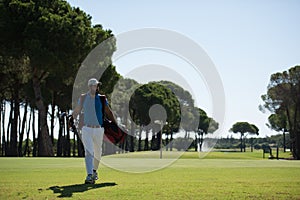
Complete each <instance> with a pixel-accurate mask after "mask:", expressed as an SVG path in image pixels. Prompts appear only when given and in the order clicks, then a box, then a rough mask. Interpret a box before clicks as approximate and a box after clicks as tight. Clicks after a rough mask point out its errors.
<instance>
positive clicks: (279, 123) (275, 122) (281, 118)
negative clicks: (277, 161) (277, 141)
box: [267, 114, 287, 152]
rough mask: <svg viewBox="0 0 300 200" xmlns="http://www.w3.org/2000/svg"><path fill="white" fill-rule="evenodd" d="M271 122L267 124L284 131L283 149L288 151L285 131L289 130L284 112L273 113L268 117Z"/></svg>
mask: <svg viewBox="0 0 300 200" xmlns="http://www.w3.org/2000/svg"><path fill="white" fill-rule="evenodd" d="M268 121H269V124H267V126H268V127H269V128H270V129H273V130H275V131H282V133H283V141H282V144H283V151H284V152H285V151H286V138H285V133H286V131H287V119H286V116H285V115H284V114H271V115H270V116H269V117H268Z"/></svg>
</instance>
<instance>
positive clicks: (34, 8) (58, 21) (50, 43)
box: [0, 0, 111, 156]
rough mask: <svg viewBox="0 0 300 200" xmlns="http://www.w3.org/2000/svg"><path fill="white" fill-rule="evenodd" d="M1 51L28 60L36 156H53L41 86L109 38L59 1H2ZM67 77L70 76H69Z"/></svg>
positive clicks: (86, 18)
mask: <svg viewBox="0 0 300 200" xmlns="http://www.w3.org/2000/svg"><path fill="white" fill-rule="evenodd" d="M1 11H2V13H3V14H2V15H3V18H4V19H3V20H1V28H5V31H1V33H0V38H1V44H2V45H1V50H0V51H1V52H4V51H5V54H9V55H10V56H12V57H14V58H16V57H19V56H20V55H26V56H28V58H29V59H30V68H31V70H30V71H31V74H32V79H31V80H32V86H33V90H34V95H35V99H36V101H35V104H36V107H37V109H38V111H39V112H38V114H39V128H40V130H39V136H38V154H39V156H52V155H53V144H52V141H51V138H50V137H49V130H48V124H47V104H46V102H45V101H44V100H45V98H44V97H45V94H46V93H45V91H43V90H42V87H43V85H44V84H45V83H46V82H47V78H48V77H49V74H52V75H53V76H55V75H59V74H61V73H64V71H66V72H68V70H63V71H62V70H61V69H68V68H71V69H72V70H73V71H77V69H78V66H79V63H81V62H82V61H83V58H84V57H85V56H86V55H87V53H88V52H89V51H90V50H91V49H92V48H93V47H94V46H95V45H97V44H98V43H99V42H100V41H103V40H104V39H106V38H108V37H110V36H111V32H110V31H104V30H102V27H101V26H95V27H92V25H91V17H90V16H89V15H87V14H86V13H84V12H83V11H81V10H80V9H79V8H72V7H71V6H70V5H69V4H68V3H67V2H66V1H62V0H52V1H44V0H31V1H26V2H24V1H21V0H3V4H1ZM68 77H69V76H68Z"/></svg>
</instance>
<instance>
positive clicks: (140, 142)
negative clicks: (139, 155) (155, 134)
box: [137, 126, 142, 151]
mask: <svg viewBox="0 0 300 200" xmlns="http://www.w3.org/2000/svg"><path fill="white" fill-rule="evenodd" d="M137 150H138V151H142V126H140V130H139V141H138V149H137Z"/></svg>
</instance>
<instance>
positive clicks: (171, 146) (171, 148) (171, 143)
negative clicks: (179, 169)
mask: <svg viewBox="0 0 300 200" xmlns="http://www.w3.org/2000/svg"><path fill="white" fill-rule="evenodd" d="M170 134H171V138H170V151H173V131H172V130H171V132H170Z"/></svg>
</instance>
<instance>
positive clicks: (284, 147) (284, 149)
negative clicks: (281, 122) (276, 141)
mask: <svg viewBox="0 0 300 200" xmlns="http://www.w3.org/2000/svg"><path fill="white" fill-rule="evenodd" d="M285 143H286V142H285V129H284V130H283V152H284V153H285V152H286V144H285Z"/></svg>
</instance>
